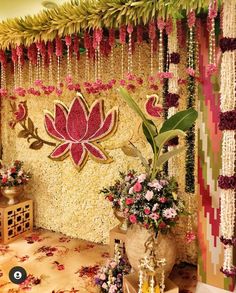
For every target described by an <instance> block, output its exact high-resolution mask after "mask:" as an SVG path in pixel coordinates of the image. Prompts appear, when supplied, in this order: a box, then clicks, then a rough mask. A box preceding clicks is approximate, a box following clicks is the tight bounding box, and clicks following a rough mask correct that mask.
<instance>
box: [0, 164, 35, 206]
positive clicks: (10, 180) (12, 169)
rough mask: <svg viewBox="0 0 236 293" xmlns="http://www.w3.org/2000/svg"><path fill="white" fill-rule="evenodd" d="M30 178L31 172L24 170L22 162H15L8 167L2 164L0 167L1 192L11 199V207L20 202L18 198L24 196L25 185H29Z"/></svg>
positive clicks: (9, 201) (9, 202)
mask: <svg viewBox="0 0 236 293" xmlns="http://www.w3.org/2000/svg"><path fill="white" fill-rule="evenodd" d="M30 178H31V174H30V172H26V171H24V170H23V162H22V161H18V160H17V161H14V163H13V164H11V165H10V166H8V167H6V166H4V165H2V164H1V165H0V186H1V192H2V194H3V195H4V196H5V197H6V198H8V199H9V200H8V204H9V205H12V204H15V203H17V202H18V197H19V196H20V195H21V194H22V192H23V189H24V185H26V184H27V183H28V181H29V179H30Z"/></svg>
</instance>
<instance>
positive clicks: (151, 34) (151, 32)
mask: <svg viewBox="0 0 236 293" xmlns="http://www.w3.org/2000/svg"><path fill="white" fill-rule="evenodd" d="M148 35H149V39H150V43H151V58H150V60H151V67H150V75H151V77H153V73H154V72H153V67H154V66H153V57H154V56H153V52H154V39H155V38H156V25H155V21H150V22H149V30H148Z"/></svg>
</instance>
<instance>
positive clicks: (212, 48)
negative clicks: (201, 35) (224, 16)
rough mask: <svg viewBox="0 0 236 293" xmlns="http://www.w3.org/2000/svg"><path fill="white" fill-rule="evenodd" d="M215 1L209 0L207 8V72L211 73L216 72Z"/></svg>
mask: <svg viewBox="0 0 236 293" xmlns="http://www.w3.org/2000/svg"><path fill="white" fill-rule="evenodd" d="M217 8H218V7H217V1H216V0H211V2H210V4H209V9H208V19H207V22H208V31H209V59H208V65H207V74H208V75H212V74H214V73H215V72H216V40H215V18H216V16H217Z"/></svg>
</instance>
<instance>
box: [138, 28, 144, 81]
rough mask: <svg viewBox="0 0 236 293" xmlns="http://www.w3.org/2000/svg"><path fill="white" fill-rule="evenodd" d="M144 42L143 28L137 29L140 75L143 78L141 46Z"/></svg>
mask: <svg viewBox="0 0 236 293" xmlns="http://www.w3.org/2000/svg"><path fill="white" fill-rule="evenodd" d="M142 42H143V27H142V26H141V25H139V26H138V27H137V43H138V75H139V76H141V73H142V72H141V44H142Z"/></svg>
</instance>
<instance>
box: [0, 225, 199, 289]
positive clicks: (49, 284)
mask: <svg viewBox="0 0 236 293" xmlns="http://www.w3.org/2000/svg"><path fill="white" fill-rule="evenodd" d="M108 251H109V247H108V246H106V245H101V244H94V243H91V242H87V241H82V240H79V239H71V238H69V237H66V236H64V235H62V234H59V233H55V232H50V231H47V230H43V229H39V230H35V231H34V233H32V234H30V235H28V236H27V237H25V238H23V239H20V240H17V241H15V242H13V243H10V244H9V245H0V292H1V293H20V292H32V293H67V292H69V293H72V292H73V293H94V292H99V290H98V289H97V287H96V286H95V285H94V282H93V277H94V276H95V274H96V273H97V271H98V268H99V266H100V265H102V264H104V263H105V262H106V259H107V258H108V257H109V253H108ZM14 266H22V267H24V268H25V269H26V271H27V273H28V277H27V279H26V281H25V282H24V283H22V284H21V285H14V284H12V283H11V282H10V281H9V279H8V272H9V270H10V268H12V267H14ZM171 279H172V280H173V281H175V282H176V284H178V285H179V286H180V293H194V292H195V287H196V284H197V272H196V268H195V267H193V266H188V265H187V266H186V265H182V266H178V267H176V268H175V269H174V270H173V272H172V275H171Z"/></svg>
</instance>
